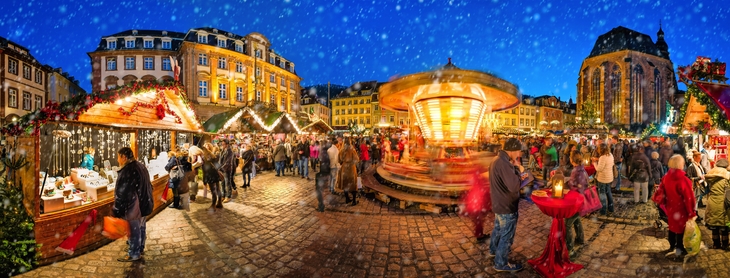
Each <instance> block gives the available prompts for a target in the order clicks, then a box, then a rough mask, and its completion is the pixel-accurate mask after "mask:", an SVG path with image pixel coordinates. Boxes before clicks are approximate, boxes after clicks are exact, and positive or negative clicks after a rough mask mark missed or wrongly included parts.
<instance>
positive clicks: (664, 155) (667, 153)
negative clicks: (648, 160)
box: [659, 146, 674, 166]
mask: <svg viewBox="0 0 730 278" xmlns="http://www.w3.org/2000/svg"><path fill="white" fill-rule="evenodd" d="M672 155H674V152H673V151H672V147H669V146H662V147H661V148H660V149H659V162H661V163H662V166H667V165H668V164H669V158H670V157H672Z"/></svg>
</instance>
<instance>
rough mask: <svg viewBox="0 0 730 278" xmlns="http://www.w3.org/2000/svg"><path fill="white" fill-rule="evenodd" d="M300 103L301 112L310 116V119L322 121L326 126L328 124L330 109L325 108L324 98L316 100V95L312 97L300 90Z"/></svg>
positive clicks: (325, 101)
mask: <svg viewBox="0 0 730 278" xmlns="http://www.w3.org/2000/svg"><path fill="white" fill-rule="evenodd" d="M301 99H302V103H301V110H300V111H303V112H304V113H307V114H309V115H311V116H310V117H311V119H313V120H315V119H322V120H323V121H324V122H326V123H327V124H329V123H330V108H329V107H327V100H326V99H324V98H318V97H317V96H316V95H314V96H312V95H310V94H309V92H307V91H306V89H304V90H302V96H301Z"/></svg>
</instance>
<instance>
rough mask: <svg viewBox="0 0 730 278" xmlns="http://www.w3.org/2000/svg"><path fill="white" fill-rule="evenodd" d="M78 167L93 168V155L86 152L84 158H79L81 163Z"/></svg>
mask: <svg viewBox="0 0 730 278" xmlns="http://www.w3.org/2000/svg"><path fill="white" fill-rule="evenodd" d="M79 167H81V168H84V169H88V170H94V156H93V155H91V154H88V153H87V154H84V158H83V159H82V160H81V165H80V166H79Z"/></svg>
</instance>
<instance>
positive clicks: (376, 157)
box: [370, 143, 380, 161]
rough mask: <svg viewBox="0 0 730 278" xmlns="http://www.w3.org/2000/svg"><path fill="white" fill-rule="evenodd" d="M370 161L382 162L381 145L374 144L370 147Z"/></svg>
mask: <svg viewBox="0 0 730 278" xmlns="http://www.w3.org/2000/svg"><path fill="white" fill-rule="evenodd" d="M370 159H371V160H373V161H380V145H378V144H376V143H373V144H372V145H370Z"/></svg>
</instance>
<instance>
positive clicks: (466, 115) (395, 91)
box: [363, 58, 521, 210]
mask: <svg viewBox="0 0 730 278" xmlns="http://www.w3.org/2000/svg"><path fill="white" fill-rule="evenodd" d="M520 98H521V97H520V93H519V91H518V90H517V87H516V86H515V85H513V84H512V83H510V82H507V81H505V80H502V79H500V78H497V77H495V76H493V75H490V74H487V73H484V72H480V71H473V70H463V69H460V68H457V67H456V66H454V64H452V63H451V59H450V58H449V62H448V64H446V65H445V66H443V67H442V68H440V69H437V70H435V71H429V72H421V73H416V74H411V75H407V76H403V77H401V78H398V79H396V80H393V81H391V82H388V83H386V84H384V85H383V86H382V87H381V88H380V105H381V106H382V107H383V109H388V110H392V111H397V112H408V113H409V115H411V116H412V117H414V118H415V120H416V121H415V126H414V127H412V130H415V131H418V132H417V133H419V134H421V135H422V137H423V140H424V141H425V144H422V145H421V144H419V145H420V147H418V148H416V149H414V150H410V152H409V150H406V151H405V152H404V154H403V157H401V159H400V162H385V163H384V164H383V165H382V166H380V167H378V168H377V169H376V174H375V175H374V176H373V178H374V179H375V180H377V182H367V183H363V186H365V187H368V188H369V189H371V190H374V191H377V192H378V194H379V195H378V196H381V197H380V198H379V199H381V200H388V201H389V200H390V198H394V199H398V200H399V201H400V205H401V207H402V208H404V207H406V206H407V205H410V204H417V203H418V204H422V205H423V204H428V205H432V206H443V205H446V206H453V205H456V204H458V201H459V200H458V198H459V196H461V195H462V194H463V193H464V192H465V191H467V190H469V188H470V185H469V183H468V175H465V174H466V173H467V172H469V171H470V170H471V169H472V163H471V157H472V156H474V155H475V151H474V150H475V149H476V147H477V137H478V135H479V130H480V128H481V124H480V123H482V122H483V119H484V117H485V115H486V114H487V113H489V112H495V111H501V110H505V109H512V108H514V107H516V106H517V105H518V104H519V103H520ZM406 145H408V144H406ZM411 145H413V144H411ZM383 195H385V196H386V197H382V196H383ZM436 210H438V209H436Z"/></svg>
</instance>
